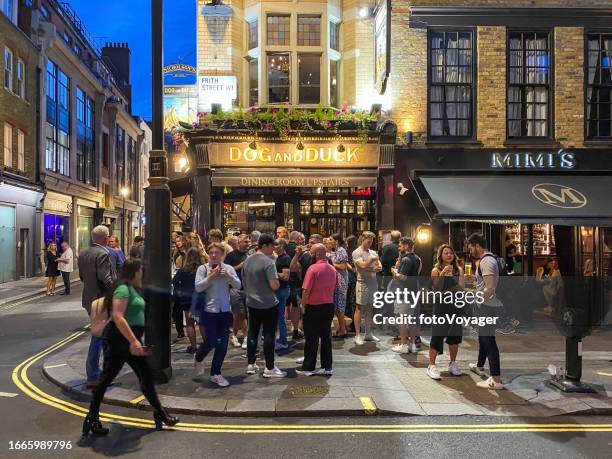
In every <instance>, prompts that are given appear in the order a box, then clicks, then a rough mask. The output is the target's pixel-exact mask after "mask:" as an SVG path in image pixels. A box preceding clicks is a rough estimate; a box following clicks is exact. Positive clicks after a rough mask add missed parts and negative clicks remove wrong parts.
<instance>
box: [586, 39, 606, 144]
mask: <svg viewBox="0 0 612 459" xmlns="http://www.w3.org/2000/svg"><path fill="white" fill-rule="evenodd" d="M589 35H599V37H600V42H601V36H602V35H611V36H612V28H607V29H585V30H584V140H585V143H605V144H610V143H612V128H611V134H610V136H589V121H590V120H589V113H588V103H587V101H588V91H589V87H591V86H595V85H591V84H589ZM611 51H612V50H611ZM610 60H611V61H612V52H611V56H610ZM611 65H612V62H611ZM610 71H611V72H612V67H611V69H610ZM597 87H602V86H601V85H597ZM604 87H605V86H604ZM609 87H610V92H611V99H612V84H611V85H610V86H609ZM610 105H611V115H610V117H611V118H612V101H611V102H610ZM597 119H598V120H599V117H598V118H597ZM611 123H612V121H611Z"/></svg>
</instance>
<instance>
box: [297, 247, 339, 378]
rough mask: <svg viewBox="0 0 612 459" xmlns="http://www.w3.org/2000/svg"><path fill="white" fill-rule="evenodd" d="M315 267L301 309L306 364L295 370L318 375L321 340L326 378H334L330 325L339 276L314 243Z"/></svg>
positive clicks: (306, 280) (306, 282)
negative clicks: (318, 352)
mask: <svg viewBox="0 0 612 459" xmlns="http://www.w3.org/2000/svg"><path fill="white" fill-rule="evenodd" d="M310 256H311V257H312V260H313V262H314V263H313V264H312V265H310V267H309V268H308V271H306V277H304V283H303V284H302V289H303V291H302V306H303V308H304V317H303V319H302V321H303V324H304V338H305V342H304V363H303V364H302V368H298V369H296V373H297V374H299V375H305V376H312V375H314V374H316V372H315V368H316V365H317V351H318V348H319V340H321V366H322V367H323V369H324V371H323V374H324V375H325V376H331V375H332V340H331V323H332V320H333V318H334V290H335V289H336V285H337V284H338V275H337V273H336V269H335V268H334V267H333V265H330V264H329V263H328V262H327V256H326V248H325V246H324V245H323V244H314V245H313V246H312V247H311V249H310Z"/></svg>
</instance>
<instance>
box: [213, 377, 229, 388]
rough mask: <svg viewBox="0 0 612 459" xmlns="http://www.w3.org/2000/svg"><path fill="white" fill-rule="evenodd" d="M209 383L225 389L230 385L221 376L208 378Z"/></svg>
mask: <svg viewBox="0 0 612 459" xmlns="http://www.w3.org/2000/svg"><path fill="white" fill-rule="evenodd" d="M210 382H212V383H215V384H216V385H217V386H219V387H227V386H229V385H230V383H229V381H228V380H227V379H225V378H224V377H223V375H213V376H211V377H210Z"/></svg>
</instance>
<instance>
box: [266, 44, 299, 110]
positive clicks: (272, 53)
mask: <svg viewBox="0 0 612 459" xmlns="http://www.w3.org/2000/svg"><path fill="white" fill-rule="evenodd" d="M280 55H284V56H287V60H288V62H289V72H288V73H289V81H288V82H287V89H288V91H289V100H288V101H287V102H270V88H271V85H270V73H269V70H268V65H269V63H268V59H269V58H270V56H280ZM292 58H293V53H292V52H291V51H289V50H287V51H266V90H267V91H266V102H267V104H268V105H284V104H291V101H292V98H293V94H292V93H293V91H292V85H293V75H292V71H293V64H292V62H291V61H292ZM275 87H280V86H278V85H277V86H275ZM282 87H284V86H282Z"/></svg>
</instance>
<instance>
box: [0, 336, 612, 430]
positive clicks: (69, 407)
mask: <svg viewBox="0 0 612 459" xmlns="http://www.w3.org/2000/svg"><path fill="white" fill-rule="evenodd" d="M84 333H86V331H79V332H75V333H73V334H71V335H70V336H68V337H67V338H65V339H63V340H61V341H59V342H57V343H55V344H54V345H52V346H50V347H48V348H47V349H45V350H43V351H41V352H39V353H38V354H36V355H33V356H32V357H30V358H28V359H26V360H24V361H23V362H22V363H20V364H19V365H17V366H16V367H15V368H14V369H13V373H12V379H13V382H14V383H15V385H16V386H17V387H18V388H19V389H20V390H21V391H22V392H23V393H24V394H26V395H27V396H28V397H30V398H32V399H34V400H36V401H38V402H40V403H43V404H45V405H48V406H52V407H54V408H56V409H58V410H61V411H64V412H65V413H69V414H72V415H75V416H79V417H85V416H86V415H87V408H84V407H82V406H79V405H76V404H74V403H71V402H68V401H66V400H61V399H59V398H56V397H53V396H52V395H50V394H48V393H46V392H44V391H43V390H42V389H40V388H39V387H37V386H36V385H34V384H33V383H32V381H30V379H29V377H28V369H29V368H30V367H31V366H32V365H33V364H35V363H36V362H38V361H39V360H41V359H43V358H45V357H46V356H48V355H49V354H51V353H53V352H55V351H57V350H58V349H60V348H62V347H63V346H65V345H66V344H68V343H70V342H72V341H74V340H76V339H78V338H79V337H81V336H82V335H83V334H84ZM100 420H102V421H104V422H110V423H115V424H121V425H124V426H129V427H141V428H145V429H150V428H153V427H154V423H153V420H152V419H144V418H135V417H129V416H121V415H118V414H113V413H106V412H101V413H100ZM279 421H280V422H282V418H279ZM171 429H172V430H180V431H184V432H200V433H241V434H245V433H251V434H253V433H256V434H261V433H266V434H269V433H275V434H314V433H327V434H329V433H419V432H421V433H425V432H427V433H431V432H433V433H436V432H440V433H442V432H454V433H456V432H465V433H476V432H552V433H555V432H612V424H537V423H536V424H480V425H472V424H420V425H412V424H354V425H345V424H336V425H276V424H268V425H261V424H257V425H243V424H200V423H186V422H181V423H179V424H177V425H176V426H174V427H172V428H171Z"/></svg>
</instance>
